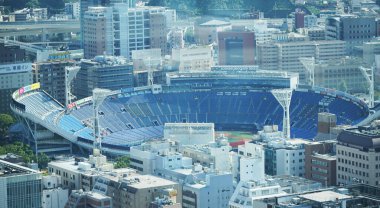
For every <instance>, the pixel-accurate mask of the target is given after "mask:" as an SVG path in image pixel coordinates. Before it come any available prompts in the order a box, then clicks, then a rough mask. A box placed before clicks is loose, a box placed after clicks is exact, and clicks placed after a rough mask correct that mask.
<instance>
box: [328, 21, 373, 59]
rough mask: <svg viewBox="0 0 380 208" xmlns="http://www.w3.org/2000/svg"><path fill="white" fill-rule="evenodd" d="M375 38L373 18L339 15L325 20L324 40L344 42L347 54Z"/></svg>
mask: <svg viewBox="0 0 380 208" xmlns="http://www.w3.org/2000/svg"><path fill="white" fill-rule="evenodd" d="M375 36H376V21H375V17H374V16H364V15H351V14H350V15H339V16H331V17H328V18H327V19H326V39H327V40H343V41H346V51H347V53H349V54H350V53H352V52H353V50H354V48H355V47H357V46H362V45H363V43H364V42H366V41H369V40H370V39H371V38H373V37H375Z"/></svg>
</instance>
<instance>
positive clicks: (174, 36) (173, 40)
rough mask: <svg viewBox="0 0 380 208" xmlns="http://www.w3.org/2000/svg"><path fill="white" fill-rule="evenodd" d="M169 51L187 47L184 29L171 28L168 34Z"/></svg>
mask: <svg viewBox="0 0 380 208" xmlns="http://www.w3.org/2000/svg"><path fill="white" fill-rule="evenodd" d="M167 43H168V51H170V52H171V51H172V49H179V48H184V47H185V40H184V31H183V30H182V29H178V28H177V29H171V30H170V31H169V32H168V35H167Z"/></svg>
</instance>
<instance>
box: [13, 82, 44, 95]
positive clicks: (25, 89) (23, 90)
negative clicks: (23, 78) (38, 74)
mask: <svg viewBox="0 0 380 208" xmlns="http://www.w3.org/2000/svg"><path fill="white" fill-rule="evenodd" d="M40 87H41V85H40V83H39V82H37V83H34V84H31V85H28V86H25V87H21V88H20V89H18V96H20V95H22V94H24V93H26V92H29V91H32V90H37V89H40Z"/></svg>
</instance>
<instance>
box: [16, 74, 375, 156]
mask: <svg viewBox="0 0 380 208" xmlns="http://www.w3.org/2000/svg"><path fill="white" fill-rule="evenodd" d="M181 78H182V79H183V76H181ZM261 79H262V78H261ZM215 80H217V79H215ZM215 80H212V81H211V83H206V84H205V82H204V81H202V82H200V83H203V85H202V86H200V85H198V84H197V83H195V84H194V82H196V81H194V80H191V82H188V81H186V80H185V81H183V82H177V83H176V85H175V86H172V85H169V86H159V87H158V88H157V89H159V90H158V91H155V90H153V89H152V88H151V87H145V88H139V89H127V90H121V91H118V92H115V94H114V95H111V96H109V97H107V98H106V100H105V101H104V102H103V104H102V106H101V107H100V111H99V117H100V127H101V135H102V138H103V139H102V150H103V152H105V153H108V154H115V155H119V154H127V153H128V150H129V148H130V147H131V146H134V145H139V144H141V143H143V142H145V141H147V140H154V139H160V138H162V136H163V125H164V124H165V123H167V122H195V123H205V122H211V123H215V126H216V128H217V130H252V131H255V130H259V129H261V128H262V127H263V126H264V125H266V124H276V125H279V127H280V129H281V127H282V120H283V109H282V107H281V106H280V104H279V103H278V102H277V100H276V99H275V97H274V96H273V95H272V93H271V92H270V90H271V87H270V86H268V83H270V80H269V81H268V80H265V83H266V85H265V87H258V86H259V85H257V82H256V86H255V87H251V88H250V87H247V86H249V85H247V84H246V85H244V86H242V85H241V84H239V82H237V81H236V79H235V80H234V81H233V82H231V83H226V84H225V85H223V86H222V85H215V83H214V85H213V83H212V82H213V81H215ZM172 81H173V80H172ZM242 83H245V82H242ZM281 86H282V85H281ZM26 88H27V87H25V89H20V90H19V91H17V92H15V93H14V94H13V103H12V104H11V107H12V109H13V111H14V112H15V113H17V114H18V115H20V116H21V117H24V118H27V119H29V120H32V121H33V122H34V123H38V124H39V125H41V126H43V127H45V128H46V129H48V130H50V131H52V132H54V133H56V134H58V135H60V136H62V137H64V138H65V139H68V140H69V141H71V142H73V143H75V144H77V145H79V146H81V147H83V148H86V149H91V148H92V146H93V140H94V133H93V132H94V130H93V128H92V125H93V117H94V116H93V112H94V111H93V106H92V101H91V98H86V99H83V100H80V101H77V102H76V103H73V104H72V105H70V106H68V108H66V107H64V106H62V105H61V104H60V103H58V102H57V101H56V100H54V99H53V98H52V97H51V96H50V95H48V94H47V93H46V92H44V91H42V90H40V89H38V88H37V89H32V88H33V87H32V88H31V87H28V88H27V89H26ZM34 88H36V87H34ZM273 88H278V86H277V87H276V86H274V85H273ZM321 111H327V112H330V113H334V114H336V115H337V123H338V124H350V125H352V124H357V123H359V122H360V121H362V120H363V119H365V118H366V117H367V116H368V115H369V109H368V107H367V105H366V104H365V103H364V102H362V101H361V100H359V99H357V98H355V97H353V96H351V95H348V94H345V93H342V92H338V91H335V90H328V89H324V88H312V87H302V88H301V87H298V88H296V89H294V91H293V95H292V100H291V105H290V121H291V137H297V138H306V139H311V138H313V137H314V136H316V133H317V117H318V112H321Z"/></svg>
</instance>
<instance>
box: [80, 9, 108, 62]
mask: <svg viewBox="0 0 380 208" xmlns="http://www.w3.org/2000/svg"><path fill="white" fill-rule="evenodd" d="M106 11H107V7H90V8H88V11H86V12H85V14H84V16H83V19H82V21H83V22H84V23H83V25H82V27H81V30H82V38H83V39H82V43H83V51H84V58H93V57H95V56H96V55H101V54H104V53H105V52H106V32H107V31H106V29H107V28H106V26H107V22H106Z"/></svg>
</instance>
